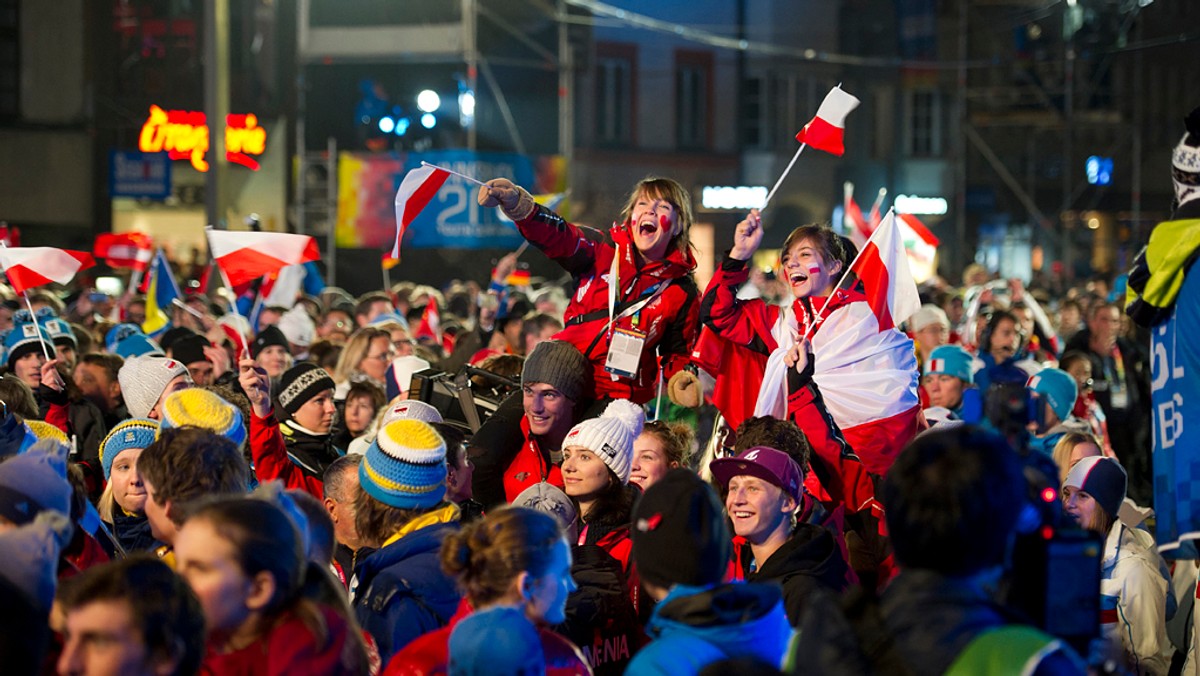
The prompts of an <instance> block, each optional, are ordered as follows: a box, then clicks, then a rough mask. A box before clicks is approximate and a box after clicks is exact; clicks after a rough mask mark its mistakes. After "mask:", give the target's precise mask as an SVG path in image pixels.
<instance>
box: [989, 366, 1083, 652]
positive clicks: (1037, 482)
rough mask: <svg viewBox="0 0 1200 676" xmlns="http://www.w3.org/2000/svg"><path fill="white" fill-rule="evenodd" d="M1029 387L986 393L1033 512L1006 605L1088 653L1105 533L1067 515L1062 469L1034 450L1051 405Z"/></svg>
mask: <svg viewBox="0 0 1200 676" xmlns="http://www.w3.org/2000/svg"><path fill="white" fill-rule="evenodd" d="M1039 404H1040V402H1039V401H1038V400H1037V399H1036V398H1034V397H1031V396H1030V395H1029V392H1028V391H1027V390H1026V388H1025V386H1024V385H1023V384H1021V383H994V384H993V385H992V386H991V387H989V388H988V391H987V394H986V395H985V404H984V408H985V412H986V417H987V419H988V420H989V421H990V422H991V423H992V424H993V425H994V426H995V427H996V430H997V431H998V432H999V433H1000V434H1001V435H1003V436H1004V438H1005V439H1007V440H1008V442H1009V444H1010V445H1011V446H1012V447H1013V448H1014V449H1016V451H1017V454H1018V455H1020V456H1021V458H1022V460H1023V461H1024V474H1025V479H1026V482H1027V483H1028V486H1029V492H1028V504H1029V508H1028V509H1027V510H1026V513H1025V514H1024V515H1022V518H1021V521H1020V522H1019V523H1018V526H1017V539H1016V543H1015V545H1014V547H1013V560H1012V568H1011V577H1010V580H1009V586H1008V590H1007V591H1008V594H1007V598H1006V601H1007V603H1008V605H1009V606H1011V607H1013V608H1015V609H1017V610H1019V611H1021V612H1022V613H1024V614H1025V615H1026V616H1027V617H1028V618H1029V620H1030V621H1031V622H1033V623H1034V624H1036V625H1037V626H1038V627H1040V628H1041V629H1043V630H1044V631H1046V632H1047V633H1050V634H1053V635H1054V636H1057V637H1059V638H1061V639H1062V640H1064V641H1066V642H1067V643H1068V644H1070V645H1071V647H1072V648H1074V649H1075V650H1076V652H1078V653H1079V654H1080V655H1087V654H1088V644H1089V643H1090V642H1091V641H1092V640H1093V639H1095V638H1097V637H1098V636H1099V635H1100V561H1101V559H1102V558H1103V555H1104V542H1103V540H1102V539H1101V537H1100V535H1099V534H1097V533H1093V532H1091V531H1087V530H1084V529H1082V528H1080V527H1079V526H1078V525H1077V524H1075V523H1074V521H1073V520H1072V519H1071V518H1070V517H1068V516H1066V515H1065V514H1064V513H1063V509H1062V496H1061V493H1060V486H1059V482H1058V466H1057V465H1055V463H1054V459H1053V458H1051V457H1050V456H1048V455H1046V454H1045V453H1042V452H1041V451H1036V450H1030V448H1029V431H1028V429H1027V428H1028V426H1029V424H1030V423H1039V425H1040V422H1041V420H1040V415H1041V413H1042V411H1043V410H1044V408H1045V407H1044V406H1041V405H1039Z"/></svg>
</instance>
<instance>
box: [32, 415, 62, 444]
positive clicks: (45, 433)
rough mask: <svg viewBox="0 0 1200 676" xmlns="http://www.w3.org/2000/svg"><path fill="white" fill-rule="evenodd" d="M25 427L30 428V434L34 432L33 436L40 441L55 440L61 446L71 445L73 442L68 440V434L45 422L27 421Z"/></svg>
mask: <svg viewBox="0 0 1200 676" xmlns="http://www.w3.org/2000/svg"><path fill="white" fill-rule="evenodd" d="M25 425H26V426H27V427H29V431H30V432H33V436H35V437H37V438H38V439H53V440H55V441H57V442H58V443H60V444H64V445H66V446H70V445H71V440H70V439H68V438H67V433H66V432H64V431H62V430H61V429H59V428H58V427H56V426H54V425H52V424H50V423H48V422H45V421H43V420H26V421H25Z"/></svg>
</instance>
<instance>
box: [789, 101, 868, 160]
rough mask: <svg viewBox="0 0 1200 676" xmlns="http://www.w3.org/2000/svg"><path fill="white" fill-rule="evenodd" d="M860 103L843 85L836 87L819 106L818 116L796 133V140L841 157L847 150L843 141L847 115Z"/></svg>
mask: <svg viewBox="0 0 1200 676" xmlns="http://www.w3.org/2000/svg"><path fill="white" fill-rule="evenodd" d="M858 103H859V101H858V99H856V98H855V97H853V96H851V95H850V94H847V93H846V92H845V90H843V89H842V88H841V86H837V87H834V88H833V89H831V90H829V93H828V94H826V95H825V100H824V101H822V102H821V107H820V108H817V116H816V117H814V118H813V119H812V120H811V121H810V122H809V123H808V124H806V125H804V128H803V129H801V130H800V133H798V134H796V140H797V141H799V142H801V143H804V144H807V145H810V146H812V147H814V148H816V149H817V150H823V151H825V152H827V153H830V154H832V155H837V156H839V157H840V156H841V155H842V154H843V153H845V152H846V146H845V144H844V143H843V136H844V133H845V131H846V116H847V115H849V114H850V111H852V110H854V109H855V108H857V107H858Z"/></svg>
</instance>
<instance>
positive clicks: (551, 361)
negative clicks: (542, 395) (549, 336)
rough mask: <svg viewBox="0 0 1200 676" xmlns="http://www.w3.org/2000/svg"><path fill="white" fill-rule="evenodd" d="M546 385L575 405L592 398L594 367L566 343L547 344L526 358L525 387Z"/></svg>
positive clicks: (563, 341) (553, 342) (535, 348)
mask: <svg viewBox="0 0 1200 676" xmlns="http://www.w3.org/2000/svg"><path fill="white" fill-rule="evenodd" d="M533 383H546V384H547V385H552V386H554V389H556V390H558V391H559V392H562V393H563V395H565V396H566V397H567V399H570V400H571V401H579V400H580V399H582V398H586V397H589V396H590V395H591V391H592V365H591V363H590V362H588V360H587V357H585V356H583V353H582V352H580V351H579V348H577V347H575V346H574V345H572V344H571V343H568V342H567V341H565V340H543V341H542V342H540V343H538V344H537V347H534V348H533V352H530V353H529V356H528V357H526V358H525V367H524V368H523V369H522V370H521V385H522V386H525V385H530V384H533Z"/></svg>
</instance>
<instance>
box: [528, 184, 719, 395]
mask: <svg viewBox="0 0 1200 676" xmlns="http://www.w3.org/2000/svg"><path fill="white" fill-rule="evenodd" d="M517 227H518V228H519V229H520V231H521V234H522V235H523V236H524V237H525V239H527V240H529V242H530V243H531V244H533V245H534V246H536V247H537V248H539V249H541V250H542V252H543V253H545V254H546V255H547V256H549V257H550V258H553V259H554V260H555V261H556V262H557V263H558V264H559V265H561V266H562V267H563V268H564V269H565V270H566V271H567V272H569V273H571V276H572V277H573V278H574V281H575V282H576V283H577V284H578V287H577V290H576V292H575V294H574V295H573V296H572V297H571V302H570V303H569V304H568V305H567V310H566V312H565V314H564V316H563V320H564V322H565V324H566V327H565V328H564V329H563V330H562V331H559V332H558V334H556V335H555V336H554V337H555V338H558V339H560V340H566V341H569V342H571V343H572V344H573V345H575V346H576V347H578V348H579V351H580V352H583V354H584V356H586V357H587V358H588V360H589V361H591V362H592V370H593V374H594V376H595V380H596V397H597V398H600V397H610V398H613V399H631V400H633V402H634V403H638V404H644V403H646V402H647V401H649V400H650V399H651V398H653V397H654V392H655V384H656V382H657V379H658V368H659V366H660V365H661V366H662V370H663V378H664V379H670V377H671V376H673V375H674V374H675V373H676V372H677V371H679V369H681V368H683V367H684V365H686V364H687V361H688V356H689V352H690V350H691V347H692V343H693V342H695V340H696V335H697V332H698V330H699V323H698V316H699V315H698V313H699V303H698V302H697V301H698V297H699V290H698V289H697V287H696V283H695V281H694V280H693V279H692V271H693V270H695V268H696V260H695V259H694V258H693V257H692V254H691V252H690V251H687V252H683V251H679V250H678V249H675V248H672V249H671V250H670V252H669V253H668V254H667V256H666V258H664V259H663V260H661V261H651V262H648V263H645V264H644V265H642V266H641V267H639V266H638V263H637V255H636V253H635V252H634V245H633V242H632V240H631V236H630V234H629V228H628V227H627V226H625V225H619V226H614V227H613V228H612V229H611V230H609V232H608V233H607V234H605V233H602V232H600V231H599V230H595V229H592V228H587V227H581V226H577V225H573V224H571V223H568V222H566V221H565V220H563V218H562V217H561V216H559V215H558V214H555V213H554V212H553V211H550V210H549V209H547V208H545V207H543V206H538V207H537V209H535V210H534V212H533V213H532V214H530V216H529V217H528V218H526V219H524V220H521V221H518V222H517ZM618 250H619V251H620V252H621V258H620V261H619V263H618V266H617V277H618V281H619V282H620V286H621V288H620V292H619V293H618V294H617V300H616V313H615V314H618V315H619V314H620V313H621V311H622V309H623V308H625V307H627V306H629V305H632V304H633V303H636V302H637V301H639V300H641V299H644V298H646V297H648V296H649V295H650V294H652V293H653V292H654V291H655V290H656V288H657V287H658V285H659V284H663V283H665V284H666V286H665V287H664V289H663V291H662V292H661V293H659V294H658V295H657V296H656V297H654V298H653V299H652V300H650V302H649V303H647V304H646V305H645V306H644V307H642V308H641V309H640V310H639V311H638V312H636V313H633V314H631V315H630V316H627V317H623V318H621V319H618V320H617V321H616V323H615V327H618V328H623V329H632V330H636V331H639V332H641V333H644V334H646V342H645V345H644V347H643V349H642V355H641V362H640V363H639V365H638V371H637V374H636V377H634V378H633V379H630V378H624V377H617V376H614V375H612V374H610V373H608V372H607V371H605V370H604V363H605V360H606V359H607V357H608V348H609V341H610V339H611V337H612V333H611V330H609V326H608V321H609V316H608V315H609V306H608V290H609V283H610V280H609V277H610V276H611V268H612V262H613V256H615V255H616V253H617V251H618ZM656 352H657V353H658V360H657V361H656V356H655V353H656Z"/></svg>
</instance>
